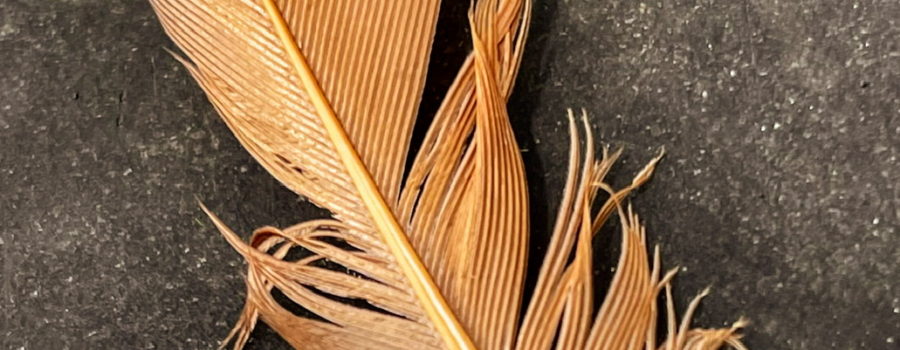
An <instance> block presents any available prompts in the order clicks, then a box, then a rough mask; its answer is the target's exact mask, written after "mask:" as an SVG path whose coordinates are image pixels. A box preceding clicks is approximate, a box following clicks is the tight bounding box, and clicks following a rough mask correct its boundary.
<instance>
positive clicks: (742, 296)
mask: <svg viewBox="0 0 900 350" xmlns="http://www.w3.org/2000/svg"><path fill="white" fill-rule="evenodd" d="M460 3H464V4H456V5H452V4H448V6H445V10H446V13H447V14H448V17H447V19H445V20H443V21H442V25H441V26H442V30H441V35H442V36H441V38H439V40H438V41H439V43H438V45H439V46H440V48H439V49H438V50H436V52H435V56H434V57H435V59H434V62H433V64H432V67H433V68H434V69H435V71H443V72H446V71H452V70H453V68H452V67H454V66H455V65H457V64H458V62H459V61H460V60H461V57H462V53H463V52H464V51H465V45H464V44H462V43H463V42H464V39H465V31H464V30H463V29H461V28H463V27H462V25H463V22H462V18H463V15H464V11H465V6H466V5H467V3H468V2H467V1H464V2H460ZM898 21H900V3H898V2H897V1H896V0H882V1H878V0H859V1H838V0H821V1H815V0H798V1H777V0H752V1H713V0H705V1H685V0H647V1H644V2H638V1H606V0H602V1H601V0H591V1H588V0H566V1H537V4H536V6H535V20H534V25H533V30H532V32H531V42H530V44H529V49H528V52H527V54H526V57H525V65H524V67H523V69H522V73H521V76H520V79H519V83H518V85H517V91H516V94H515V96H514V98H513V99H512V101H511V103H510V114H511V115H512V118H513V119H514V124H515V126H516V129H517V133H518V136H519V140H520V142H521V145H522V147H523V148H525V149H527V151H526V152H525V153H524V155H525V161H526V164H527V166H528V168H529V174H528V175H529V180H530V186H531V190H532V202H533V204H532V207H533V208H532V209H533V216H534V227H535V231H536V232H535V239H534V241H535V243H534V245H535V249H536V250H535V251H536V252H537V253H535V254H534V255H535V256H539V254H540V252H541V251H542V250H541V249H542V246H543V244H544V243H543V242H544V240H545V237H546V228H547V227H548V225H549V219H550V218H551V217H552V212H553V211H554V208H555V204H554V203H556V201H557V200H558V198H559V191H560V186H561V182H562V177H563V175H564V174H563V172H564V170H563V169H564V165H565V162H564V160H565V149H566V147H567V141H566V140H567V135H566V134H565V132H566V128H565V127H564V125H563V124H564V122H565V119H564V113H565V109H566V108H567V107H574V108H582V107H583V108H585V109H586V110H587V111H588V112H589V113H590V115H591V121H592V123H593V125H594V127H595V131H596V132H597V134H598V136H599V138H600V140H602V141H603V142H607V143H610V144H613V145H619V146H625V147H626V153H625V158H624V161H623V163H622V164H621V166H619V167H617V168H616V169H615V170H614V171H613V180H614V181H615V182H616V183H620V184H621V183H624V182H625V181H628V179H629V177H630V176H631V175H632V174H633V173H634V171H635V170H636V169H638V168H639V167H640V164H641V163H643V162H645V161H646V160H648V159H649V158H650V157H651V156H652V155H653V154H654V153H655V150H656V149H657V148H658V147H661V146H665V147H666V149H667V150H668V156H667V157H666V158H665V160H664V161H663V163H662V165H661V166H660V168H659V170H658V173H657V175H656V177H655V179H654V180H653V181H652V182H650V183H649V184H648V185H647V186H646V187H645V188H644V189H643V190H642V191H640V193H638V194H637V196H636V198H635V200H634V202H635V205H636V208H637V209H638V211H639V212H640V213H641V214H642V215H643V218H644V219H645V221H646V224H647V225H648V227H649V231H650V240H651V241H652V242H656V243H659V244H661V245H662V248H663V252H664V258H665V263H666V265H667V266H675V265H680V266H683V267H684V271H683V272H682V273H681V274H680V275H679V277H678V278H677V280H676V281H677V285H676V292H677V298H678V302H679V303H680V304H681V306H682V307H683V306H684V304H685V303H686V302H687V300H688V299H689V298H690V297H691V296H692V295H693V294H694V293H696V292H698V291H699V290H701V289H702V288H703V287H705V286H707V285H712V286H713V294H712V295H711V296H710V297H709V298H708V299H707V300H706V302H705V303H704V304H703V306H702V307H701V309H700V311H699V314H698V317H697V319H696V324H698V325H703V326H720V325H723V324H724V323H725V322H729V321H733V320H735V319H736V318H737V317H738V316H741V315H745V316H747V317H748V318H750V319H751V320H752V322H753V324H752V326H751V327H750V328H749V329H748V330H747V332H746V334H747V338H746V342H747V344H748V345H749V346H750V347H751V348H752V349H900V282H898V281H900V267H898V262H900V241H898V225H897V222H898V220H900V205H898V204H900V187H898V181H897V178H898V172H900V166H898V162H897V156H898V152H900V138H898V136H900V117H898V115H900V40H898V35H900V26H898ZM164 47H169V48H171V47H172V44H171V43H170V42H169V41H168V40H167V39H166V38H165V36H164V34H163V32H162V30H161V29H160V27H159V25H158V23H157V22H156V20H155V18H154V16H153V14H152V13H151V10H150V8H149V6H148V4H147V3H145V2H143V1H125V0H112V1H108V0H104V1H101V0H55V1H54V0H48V1H22V0H4V1H2V2H0V223H2V224H0V258H2V269H0V277H2V278H0V282H2V285H0V291H2V292H0V310H2V311H0V315H2V316H0V318H2V323H0V348H3V349H101V348H102V349H106V348H109V349H209V348H213V347H214V346H215V345H216V342H217V341H218V340H219V339H220V338H222V337H223V336H224V335H225V334H226V333H227V331H228V329H229V328H230V326H231V323H232V322H233V321H234V320H235V318H236V315H237V312H238V310H239V308H240V307H241V304H242V298H243V297H242V294H243V287H242V280H241V278H242V277H241V273H242V270H243V268H242V262H241V261H240V259H239V258H238V255H237V254H235V253H234V252H232V251H231V250H230V248H229V247H228V246H227V245H226V244H225V242H224V241H223V240H222V239H221V238H220V237H218V235H217V234H216V233H215V232H214V230H213V228H212V227H211V226H210V224H209V223H208V222H207V221H206V219H205V218H204V217H203V215H202V213H201V212H200V211H199V210H198V209H197V206H196V204H195V197H197V198H201V199H202V200H204V201H205V202H207V203H209V204H210V205H211V207H212V208H214V210H215V211H216V212H218V213H219V214H220V215H221V216H222V217H223V218H224V219H225V220H226V221H227V222H229V223H230V224H232V225H233V227H234V228H236V229H239V230H240V231H241V232H249V231H250V230H252V229H253V228H254V227H257V226H261V225H268V224H271V225H289V224H293V223H295V222H298V221H300V220H303V219H307V218H311V217H313V216H315V215H321V213H320V212H318V211H317V210H315V209H313V208H310V206H309V205H308V204H307V203H303V202H300V201H298V200H297V199H296V197H295V196H294V195H292V194H291V193H290V192H288V191H286V190H285V189H284V188H282V187H281V186H280V185H279V184H278V183H277V182H275V181H274V180H273V179H272V178H270V177H269V176H268V175H267V174H266V173H265V172H264V171H263V170H262V169H261V168H260V167H259V166H257V165H256V164H254V162H253V161H252V159H251V158H250V157H249V156H248V155H247V153H246V152H244V151H243V150H241V149H240V147H239V145H238V144H237V142H236V141H235V140H234V138H233V137H232V136H231V135H230V133H229V132H228V130H227V129H226V127H225V126H224V125H223V124H222V123H221V122H220V121H219V120H218V118H217V116H216V115H215V113H214V112H213V110H212V108H211V106H210V105H209V104H208V103H207V102H206V100H205V98H204V96H203V95H202V93H201V91H200V89H199V88H197V87H196V86H195V84H194V83H193V82H192V81H191V80H190V78H189V77H188V76H187V74H186V72H185V71H184V70H183V69H181V68H180V67H179V66H178V65H177V64H176V62H175V61H173V60H172V59H171V58H170V57H168V55H167V54H165V53H164V52H163V50H162V49H163V48H164ZM447 79H448V78H447V74H446V73H443V74H436V75H435V76H433V77H431V78H430V80H429V81H430V84H431V87H430V88H429V94H431V95H436V92H437V91H440V87H441V86H442V85H446V82H447ZM435 100H436V97H434V96H432V97H431V98H429V99H426V104H425V107H424V108H423V111H424V112H425V114H427V112H428V111H430V110H433V109H434V104H435V102H434V101H435ZM614 242H615V241H614V239H601V240H599V241H598V248H599V249H601V251H604V252H606V253H607V256H612V255H613V254H614V253H615V251H614V249H613V250H612V251H610V249H606V248H604V247H607V246H614V245H615V244H614ZM610 261H611V259H605V260H603V261H600V262H598V263H599V266H600V267H599V268H598V277H599V278H600V279H601V280H602V279H603V278H608V275H609V272H608V267H609V264H610ZM249 348H251V349H264V348H287V347H286V345H284V344H283V343H282V342H281V341H280V340H279V339H278V338H277V336H276V335H274V334H273V333H272V332H271V331H270V330H268V329H266V328H265V327H261V329H260V330H259V331H257V332H256V333H255V335H254V340H253V341H252V342H251V345H250V347H249Z"/></svg>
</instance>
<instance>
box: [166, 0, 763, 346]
mask: <svg viewBox="0 0 900 350" xmlns="http://www.w3.org/2000/svg"><path fill="white" fill-rule="evenodd" d="M150 2H151V4H152V5H153V8H154V10H155V11H156V13H157V14H158V17H159V19H160V22H161V23H162V25H163V28H164V29H165V30H166V32H167V33H168V34H169V36H170V37H171V38H172V39H173V41H174V42H175V43H176V44H177V45H178V46H179V47H180V48H181V50H182V51H183V52H184V54H185V56H186V57H180V56H176V58H177V59H179V60H180V61H181V62H182V63H183V64H184V65H185V67H186V68H187V70H188V71H189V72H190V74H191V75H192V76H193V77H194V78H195V80H196V81H197V82H198V84H199V85H200V87H201V88H202V89H203V90H204V91H205V92H206V94H207V96H208V97H209V99H210V101H211V102H212V104H213V106H214V107H215V108H216V110H217V111H218V112H219V114H220V115H221V117H222V119H223V120H224V121H225V123H226V124H227V125H228V127H229V128H230V129H231V131H232V132H233V133H234V135H235V137H236V138H237V139H238V140H239V141H240V142H241V144H242V145H243V146H244V148H246V149H247V150H248V152H250V154H251V155H252V156H253V157H254V158H255V159H256V160H257V161H258V162H259V163H260V164H262V165H263V166H264V167H265V168H266V169H267V170H268V171H269V173H271V174H272V175H273V176H274V177H275V178H276V179H278V180H279V181H280V182H281V183H283V184H284V185H285V186H286V187H288V188H290V189H291V190H293V191H294V192H296V193H297V194H299V195H302V196H304V197H306V198H308V199H309V200H310V202H312V203H314V204H315V205H318V206H320V207H322V208H325V209H327V210H328V211H330V212H331V214H332V218H329V219H319V220H311V221H306V222H301V223H298V224H296V225H294V226H291V227H287V228H284V229H278V228H274V227H263V228H260V229H258V230H257V231H255V232H254V233H253V235H252V236H251V237H250V240H249V241H248V242H245V241H243V240H242V239H241V238H240V236H239V235H238V234H236V233H235V232H233V231H232V230H231V229H230V228H229V227H228V226H227V225H226V224H225V223H224V221H223V220H221V219H219V218H218V217H217V216H216V215H215V214H213V213H212V212H211V211H210V210H209V209H207V208H206V207H205V206H203V205H202V204H201V207H202V208H203V210H204V211H205V212H206V213H207V214H208V215H209V216H210V218H211V220H212V221H213V223H214V224H215V226H216V227H217V228H218V230H219V231H220V232H221V234H222V235H223V236H224V237H225V239H226V240H227V242H228V243H229V244H230V245H231V246H232V247H233V248H234V249H235V250H236V251H237V252H238V253H239V254H241V256H243V258H244V259H245V260H246V261H247V263H248V271H247V280H246V286H247V296H246V303H245V305H244V309H243V311H242V313H241V316H240V318H239V320H238V322H237V324H236V326H235V327H234V328H233V330H232V332H231V333H230V334H229V335H228V338H227V339H226V342H224V343H223V346H225V345H227V343H228V341H231V343H232V344H233V347H234V348H235V349H240V348H242V347H243V346H244V345H245V344H246V342H247V341H248V340H249V337H250V333H251V331H252V330H253V328H254V327H255V325H256V322H258V320H262V321H263V322H266V323H267V324H269V325H270V326H271V327H272V328H273V329H275V330H276V331H277V332H278V333H279V334H280V335H281V336H282V337H283V338H284V339H285V340H286V341H288V342H289V343H290V344H291V345H293V346H294V347H296V348H304V349H437V348H448V349H513V348H515V349H549V348H551V347H553V348H559V349H638V348H646V349H655V348H656V317H657V307H656V301H657V299H658V296H659V294H660V292H661V291H663V290H665V291H666V294H667V296H668V300H669V302H668V304H667V315H668V318H667V320H669V327H668V328H669V335H668V337H667V338H666V340H665V341H664V342H663V345H662V346H661V348H665V349H679V350H681V349H691V350H693V349H715V348H719V347H721V346H724V345H726V344H728V345H731V346H734V347H736V348H738V349H742V348H743V345H742V344H741V343H740V340H739V339H740V338H739V337H740V336H739V335H738V333H737V331H738V330H739V329H740V328H741V327H743V326H744V324H745V322H744V321H739V322H737V323H735V325H734V326H733V327H731V328H727V329H720V330H703V329H690V327H689V325H690V318H691V315H692V313H693V311H694V310H695V309H696V304H697V303H698V302H699V298H697V299H696V300H695V302H693V303H692V304H691V306H690V307H689V308H688V311H687V313H686V315H685V316H684V320H683V321H682V323H681V325H680V326H678V328H677V329H676V328H675V327H676V326H675V324H674V305H673V303H672V300H671V296H670V294H671V288H670V281H671V279H672V278H673V276H674V271H670V272H668V273H666V274H664V275H663V274H661V270H660V269H661V263H660V254H659V249H658V248H656V250H655V251H654V255H653V259H652V266H651V261H650V258H649V257H648V251H647V247H646V243H645V240H646V234H645V229H644V227H643V226H642V225H641V224H640V222H639V219H638V217H637V215H636V214H634V212H633V210H632V208H631V207H630V206H627V205H626V201H627V196H628V195H629V193H631V192H632V191H633V190H634V189H635V188H637V187H639V186H641V185H642V184H643V183H645V182H646V181H647V180H648V179H649V178H650V176H651V174H652V172H653V170H654V168H655V166H656V164H657V162H658V161H659V159H660V158H661V157H662V154H660V156H659V157H657V158H655V159H653V160H652V161H651V162H650V163H649V164H648V165H647V166H646V167H645V169H644V170H642V171H641V172H639V173H638V174H637V176H635V179H634V180H633V181H632V183H631V184H630V185H629V186H626V187H625V188H623V189H619V190H614V189H612V188H610V187H609V186H608V185H606V184H605V183H604V182H603V179H604V177H605V176H606V174H607V173H608V172H609V171H610V169H611V167H612V165H613V163H614V162H615V160H616V159H617V158H618V156H619V154H620V151H616V152H612V153H611V152H610V151H609V150H608V149H606V148H604V149H603V152H602V154H601V155H600V159H599V160H597V159H595V155H594V152H593V143H594V140H593V136H592V135H591V133H590V128H589V127H588V126H587V121H586V120H587V116H586V113H584V116H583V118H582V120H584V133H585V140H584V145H581V140H580V137H579V128H578V126H577V123H576V122H575V117H574V115H573V114H572V113H571V111H570V114H569V121H570V133H571V135H572V139H571V144H570V161H569V175H568V177H567V181H566V187H565V191H564V196H563V200H562V203H561V204H560V209H559V213H558V216H557V221H556V224H555V226H554V230H553V234H552V237H551V242H550V246H549V247H548V252H547V254H546V255H545V256H544V262H543V264H542V265H541V266H540V271H539V275H538V280H537V283H536V285H535V286H530V287H529V286H525V285H524V279H525V272H526V266H525V263H526V261H527V253H528V252H527V250H528V249H527V248H528V238H529V227H528V225H529V215H528V193H527V185H526V179H525V171H524V169H525V168H524V164H523V161H522V157H521V155H520V153H519V152H520V151H519V148H518V146H517V144H516V140H515V135H514V132H513V129H512V126H511V125H510V122H509V115H508V111H507V109H506V103H507V100H508V99H509V96H510V94H511V92H512V89H513V86H514V82H515V77H516V74H517V72H518V69H519V64H520V62H521V59H522V53H523V52H524V45H525V41H526V38H527V32H528V26H529V23H530V16H531V3H530V1H529V0H480V1H477V3H474V4H473V7H472V9H471V10H470V12H469V22H470V23H469V25H470V26H471V29H472V43H473V53H472V54H471V55H470V56H469V57H468V58H467V59H466V61H465V63H464V64H463V66H462V67H461V68H460V71H459V73H458V74H457V77H456V80H455V81H454V83H453V85H452V86H451V87H450V89H449V90H448V92H447V95H446V96H445V99H444V102H443V104H442V105H441V107H440V109H439V110H438V112H437V114H436V115H435V118H434V121H433V122H432V124H431V125H430V128H429V130H428V132H427V134H426V136H425V139H424V141H423V142H422V145H421V147H420V148H419V149H418V150H417V151H416V153H415V158H414V161H413V162H412V166H411V168H410V169H409V171H408V174H407V177H406V182H405V183H404V182H403V175H404V170H405V169H404V165H405V164H406V157H407V156H408V155H409V154H410V153H411V150H410V138H411V130H412V126H413V123H414V122H415V117H416V112H417V110H418V104H419V101H420V99H421V95H422V91H423V85H424V81H425V74H426V67H427V63H428V59H429V55H430V50H431V44H432V41H433V39H434V38H433V37H434V33H435V25H436V20H437V16H438V9H439V5H440V4H439V0H368V1H359V0H330V1H324V0H150ZM600 190H603V191H602V192H601V191H600ZM601 193H603V196H606V197H608V198H607V199H606V201H605V202H604V203H603V205H602V206H600V207H599V208H598V209H597V210H594V206H593V203H594V202H595V201H596V200H597V199H598V198H600V197H601ZM626 207H627V209H623V208H626ZM614 214H617V216H618V218H619V221H620V223H621V226H622V237H623V239H622V250H621V255H620V257H619V263H618V270H617V271H616V274H615V276H614V278H613V281H612V284H611V285H610V287H609V290H608V292H607V295H606V298H605V299H604V300H603V301H602V302H600V303H598V302H597V301H595V300H594V299H593V295H594V294H593V290H594V288H595V284H594V281H593V277H592V273H593V265H592V262H593V254H594V252H593V251H592V248H591V242H592V240H593V238H594V236H595V235H596V234H597V233H598V231H599V229H600V228H601V227H602V226H603V225H604V224H605V223H606V222H607V221H608V220H609V219H610V218H611V217H612V216H613V215H614ZM296 248H302V249H303V250H304V251H305V252H306V254H305V255H304V256H303V257H301V258H294V257H292V255H291V254H288V253H289V252H290V251H291V250H293V249H296ZM346 271H350V273H348V272H346ZM525 288H533V289H534V293H533V296H532V298H531V299H530V300H529V301H528V303H527V307H526V308H524V309H522V308H521V307H520V305H522V304H523V303H522V297H523V295H524V290H525ZM275 291H278V292H279V293H280V294H282V295H284V296H286V297H287V298H288V299H289V300H290V301H291V302H292V303H296V304H297V305H299V306H301V307H302V308H304V309H306V310H308V311H309V312H310V313H311V314H313V315H315V316H316V317H303V316H298V315H295V314H294V313H292V312H290V311H289V310H288V309H287V308H286V307H285V306H284V305H283V304H282V303H283V301H280V300H276V298H275V296H274V294H275ZM704 295H705V294H704ZM596 306H599V311H596V310H595V307H596Z"/></svg>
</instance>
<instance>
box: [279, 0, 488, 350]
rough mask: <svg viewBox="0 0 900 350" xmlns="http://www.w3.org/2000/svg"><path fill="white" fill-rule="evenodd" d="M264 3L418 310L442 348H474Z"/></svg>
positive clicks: (292, 42) (288, 34)
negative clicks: (436, 333)
mask: <svg viewBox="0 0 900 350" xmlns="http://www.w3.org/2000/svg"><path fill="white" fill-rule="evenodd" d="M264 5H265V8H266V11H267V12H268V14H269V17H270V18H271V20H272V24H273V25H274V27H275V31H276V33H277V34H278V37H279V38H280V39H281V41H282V43H283V44H284V47H285V50H286V51H287V52H288V55H289V56H290V60H291V63H292V64H293V66H294V68H295V69H296V71H297V74H298V76H299V77H300V80H301V81H302V82H303V86H304V88H305V89H306V90H307V93H308V94H309V96H310V100H311V102H312V103H313V105H314V106H315V109H316V112H317V113H318V115H319V117H320V118H321V119H322V123H323V125H324V126H325V129H326V130H327V133H328V136H329V138H330V139H331V141H332V142H333V143H334V147H335V150H336V151H337V153H338V155H339V156H340V159H341V161H342V162H343V163H344V165H345V166H346V167H347V169H348V172H349V175H350V177H351V178H352V180H353V183H354V185H355V186H356V188H357V191H359V195H360V197H361V198H362V200H363V202H364V203H365V205H366V208H367V209H368V210H369V212H370V213H371V215H372V221H373V222H374V224H375V226H376V228H377V229H378V232H380V233H381V235H382V237H383V238H384V240H385V242H386V243H387V245H388V246H389V247H390V249H391V252H392V253H393V255H394V256H395V257H396V258H397V260H398V262H399V265H400V266H401V268H402V269H403V272H404V274H405V275H406V276H407V277H408V278H409V281H410V285H411V286H412V288H413V289H414V290H415V293H416V296H417V297H418V299H419V301H420V303H421V304H422V308H423V309H424V310H425V311H426V313H427V315H428V317H429V318H430V319H431V321H432V322H433V324H434V327H435V328H436V330H437V331H438V333H439V334H440V335H441V337H442V338H443V339H444V341H445V343H446V345H447V347H448V348H450V349H474V348H475V346H474V345H473V343H472V341H471V339H469V336H468V334H467V333H466V332H465V330H464V329H463V327H462V325H461V324H460V323H459V321H458V320H457V318H456V315H455V314H454V313H453V311H452V310H451V308H450V306H449V304H447V301H446V300H445V299H444V297H443V295H442V294H441V292H440V290H439V289H438V287H437V285H436V284H435V283H434V280H433V278H432V277H431V275H430V274H429V273H428V270H427V269H426V268H425V265H424V264H423V263H422V261H421V259H420V258H419V255H418V254H417V253H416V251H415V250H414V249H413V246H412V244H410V242H409V240H408V239H407V236H406V234H405V233H404V231H403V228H402V227H401V226H400V224H399V222H398V221H397V218H396V217H395V216H394V213H393V212H392V211H391V209H390V206H388V204H387V202H386V201H385V199H384V197H383V196H382V194H381V192H380V191H379V190H378V185H377V184H376V183H375V180H374V179H373V178H372V175H371V174H370V173H369V171H368V169H367V168H366V166H365V164H364V163H363V161H362V159H361V158H360V156H359V153H358V152H357V151H356V149H355V148H354V147H353V144H352V143H351V142H350V139H349V137H348V136H347V133H346V131H345V130H344V127H343V125H342V124H341V122H340V120H339V119H338V118H337V115H336V114H335V112H334V109H333V108H332V107H331V104H330V103H329V102H328V99H327V98H326V97H325V93H324V92H323V91H322V88H321V86H320V85H319V83H318V80H317V79H316V77H315V75H314V74H313V72H312V69H311V68H310V66H309V63H308V62H307V61H306V58H305V57H304V56H303V54H302V53H301V52H300V48H299V47H298V46H297V41H296V40H295V39H294V36H293V34H292V33H291V31H290V29H289V28H288V26H287V23H286V21H285V19H284V16H282V14H281V10H280V9H279V8H278V6H277V5H276V4H275V1H274V0H265V1H264Z"/></svg>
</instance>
